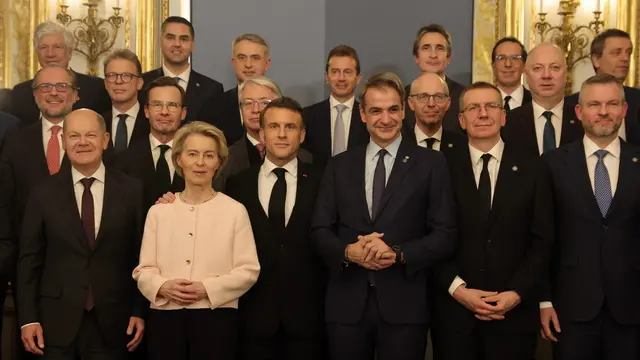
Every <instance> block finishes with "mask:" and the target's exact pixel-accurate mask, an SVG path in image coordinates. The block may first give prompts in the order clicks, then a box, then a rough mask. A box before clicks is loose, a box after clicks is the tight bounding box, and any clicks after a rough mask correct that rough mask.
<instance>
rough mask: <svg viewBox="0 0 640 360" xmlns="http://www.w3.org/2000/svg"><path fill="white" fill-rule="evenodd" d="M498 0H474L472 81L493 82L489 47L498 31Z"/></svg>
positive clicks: (494, 40)
mask: <svg viewBox="0 0 640 360" xmlns="http://www.w3.org/2000/svg"><path fill="white" fill-rule="evenodd" d="M499 6H500V0H475V6H474V14H473V66H472V74H473V81H474V82H476V81H487V82H493V71H492V69H491V49H492V48H493V44H494V43H495V42H496V40H497V36H498V33H499V32H500V26H499V24H500V16H499V15H500V10H499Z"/></svg>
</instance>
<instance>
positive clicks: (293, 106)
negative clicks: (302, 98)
mask: <svg viewBox="0 0 640 360" xmlns="http://www.w3.org/2000/svg"><path fill="white" fill-rule="evenodd" d="M269 109H287V110H291V111H293V112H295V113H298V114H299V115H300V119H301V120H302V121H301V124H302V128H303V129H304V128H306V124H305V122H304V111H303V110H302V106H301V105H300V103H299V102H297V101H296V100H294V99H292V98H290V97H288V96H282V97H279V98H277V99H275V100H273V101H272V102H270V103H269V104H267V106H265V108H264V109H262V111H261V112H260V127H264V116H265V114H266V113H267V111H268V110H269Z"/></svg>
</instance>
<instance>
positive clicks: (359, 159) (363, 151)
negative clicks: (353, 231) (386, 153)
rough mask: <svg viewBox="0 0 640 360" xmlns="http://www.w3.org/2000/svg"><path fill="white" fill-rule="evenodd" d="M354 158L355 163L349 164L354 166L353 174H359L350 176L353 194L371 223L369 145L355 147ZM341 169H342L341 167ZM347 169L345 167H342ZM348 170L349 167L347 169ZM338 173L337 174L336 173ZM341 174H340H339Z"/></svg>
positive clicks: (356, 202)
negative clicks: (368, 191) (367, 173)
mask: <svg viewBox="0 0 640 360" xmlns="http://www.w3.org/2000/svg"><path fill="white" fill-rule="evenodd" d="M353 152H354V154H353V156H354V158H355V161H354V162H353V164H350V165H349V166H350V167H352V170H353V174H359V175H358V176H352V177H350V178H351V179H352V180H351V181H353V187H352V188H353V189H355V193H354V194H353V195H354V196H355V197H356V199H355V204H362V212H363V214H364V217H365V219H366V221H367V223H371V215H369V207H368V204H367V190H366V188H365V176H366V174H365V171H364V169H365V162H367V161H369V159H367V146H366V145H363V146H360V147H358V148H356V149H354V151H353ZM339 170H340V169H339ZM342 170H345V169H342ZM346 170H347V171H348V170H349V169H346ZM336 175H337V174H336ZM338 176H339V175H338Z"/></svg>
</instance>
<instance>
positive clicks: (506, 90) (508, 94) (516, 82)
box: [491, 36, 531, 111]
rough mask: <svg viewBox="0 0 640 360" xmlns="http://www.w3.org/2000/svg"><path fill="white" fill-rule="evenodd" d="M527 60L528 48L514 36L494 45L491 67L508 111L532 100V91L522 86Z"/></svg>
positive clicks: (504, 38)
mask: <svg viewBox="0 0 640 360" xmlns="http://www.w3.org/2000/svg"><path fill="white" fill-rule="evenodd" d="M526 61H527V50H525V48H524V45H523V44H522V43H521V42H520V40H518V39H516V38H514V37H511V36H507V37H503V38H502V39H500V40H498V42H496V44H495V45H493V49H492V50H491V68H492V69H493V77H494V78H495V81H496V86H497V87H498V89H500V95H501V96H502V100H503V101H504V109H505V110H507V111H510V110H513V109H516V108H518V107H520V106H522V105H524V104H528V103H530V102H531V92H530V91H529V90H527V89H525V87H524V86H522V72H523V71H524V64H525V63H526Z"/></svg>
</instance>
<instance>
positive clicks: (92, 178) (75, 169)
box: [18, 109, 148, 360]
mask: <svg viewBox="0 0 640 360" xmlns="http://www.w3.org/2000/svg"><path fill="white" fill-rule="evenodd" d="M63 131H64V134H63V142H62V143H63V147H64V149H65V151H66V153H67V156H68V157H69V160H70V163H71V166H70V167H66V168H65V169H63V170H61V171H60V172H59V173H57V174H55V175H54V176H52V177H50V178H48V179H46V180H45V181H43V182H41V183H39V184H38V185H36V186H35V187H34V189H33V191H32V192H31V194H30V195H29V200H28V202H27V207H26V210H25V220H24V223H23V229H22V234H21V236H20V251H19V258H18V302H19V304H20V307H19V308H18V322H19V324H20V325H21V326H22V342H23V343H24V346H25V348H26V349H27V350H28V351H29V352H31V353H34V354H38V355H43V353H44V358H45V359H56V360H57V359H60V360H62V359H69V360H74V359H76V356H78V357H80V358H82V359H105V360H106V359H109V360H115V359H126V354H127V350H129V351H133V350H134V349H135V348H136V347H137V346H138V344H139V342H140V340H141V338H142V334H143V331H144V320H143V319H142V318H143V314H144V313H145V311H146V307H148V303H146V301H145V300H144V298H143V297H142V295H141V294H140V293H139V292H138V291H137V287H136V283H135V282H134V281H133V279H132V278H131V272H132V271H133V269H134V268H135V266H136V264H137V262H138V255H139V252H140V243H141V239H142V228H143V214H142V209H141V202H140V199H141V196H142V188H141V186H140V184H139V182H137V181H136V180H134V179H132V178H130V177H128V176H125V175H124V174H121V173H119V172H117V171H115V170H111V169H110V170H108V171H107V170H105V167H104V165H103V163H102V152H103V151H104V149H106V148H107V146H108V142H109V133H107V132H106V125H105V122H104V119H102V117H101V116H100V115H99V114H97V113H96V112H94V111H92V110H88V109H80V110H76V111H74V112H72V113H71V114H69V115H68V116H67V117H66V118H65V126H64V130H63ZM78 215H80V216H78ZM45 336H46V337H45ZM45 339H46V340H45Z"/></svg>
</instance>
